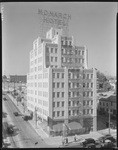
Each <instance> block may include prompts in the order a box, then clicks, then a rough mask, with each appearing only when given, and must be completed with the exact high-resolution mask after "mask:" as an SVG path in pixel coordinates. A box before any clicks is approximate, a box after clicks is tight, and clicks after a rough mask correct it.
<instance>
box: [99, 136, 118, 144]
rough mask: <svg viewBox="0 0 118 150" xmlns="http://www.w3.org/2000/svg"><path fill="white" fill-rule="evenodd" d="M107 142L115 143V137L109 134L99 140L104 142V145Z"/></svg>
mask: <svg viewBox="0 0 118 150" xmlns="http://www.w3.org/2000/svg"><path fill="white" fill-rule="evenodd" d="M105 140H110V141H111V142H113V143H115V142H116V139H115V138H114V137H113V136H111V135H110V134H107V135H105V136H103V137H100V138H99V141H100V142H102V143H104V142H105Z"/></svg>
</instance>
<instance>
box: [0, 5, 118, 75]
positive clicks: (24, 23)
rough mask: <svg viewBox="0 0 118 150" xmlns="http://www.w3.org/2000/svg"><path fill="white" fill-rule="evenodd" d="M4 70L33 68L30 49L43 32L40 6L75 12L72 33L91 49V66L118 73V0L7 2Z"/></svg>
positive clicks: (17, 71) (21, 71) (19, 72)
mask: <svg viewBox="0 0 118 150" xmlns="http://www.w3.org/2000/svg"><path fill="white" fill-rule="evenodd" d="M2 6H3V21H2V69H3V71H2V73H3V74H6V75H11V74H12V75H15V74H17V75H25V74H27V73H28V72H29V52H30V51H31V50H32V48H33V41H34V40H35V39H36V38H37V37H38V36H39V33H40V17H39V14H38V9H43V10H51V11H57V12H61V13H67V14H71V20H70V21H69V33H70V35H71V36H73V37H74V40H75V44H76V45H79V46H81V45H85V46H86V47H87V49H88V68H94V67H95V68H97V69H98V70H100V71H101V72H103V73H105V74H107V75H112V76H115V75H116V13H117V2H9V3H8V2H4V3H2Z"/></svg>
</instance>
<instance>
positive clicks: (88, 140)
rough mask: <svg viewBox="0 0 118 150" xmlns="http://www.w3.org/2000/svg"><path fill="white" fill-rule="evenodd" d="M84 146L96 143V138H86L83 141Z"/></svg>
mask: <svg viewBox="0 0 118 150" xmlns="http://www.w3.org/2000/svg"><path fill="white" fill-rule="evenodd" d="M82 144H83V147H86V146H87V145H88V144H95V140H94V139H93V138H88V139H85V141H83V142H82Z"/></svg>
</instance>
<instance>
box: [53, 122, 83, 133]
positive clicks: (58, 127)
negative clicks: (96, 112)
mask: <svg viewBox="0 0 118 150" xmlns="http://www.w3.org/2000/svg"><path fill="white" fill-rule="evenodd" d="M67 127H68V129H70V130H77V129H81V128H82V126H81V124H80V123H78V122H70V123H68V124H67ZM53 130H54V131H62V130H63V123H59V124H56V125H53Z"/></svg>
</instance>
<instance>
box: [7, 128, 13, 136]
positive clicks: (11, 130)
mask: <svg viewBox="0 0 118 150" xmlns="http://www.w3.org/2000/svg"><path fill="white" fill-rule="evenodd" d="M7 132H8V134H13V133H14V129H13V127H12V126H8V127H7Z"/></svg>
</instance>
